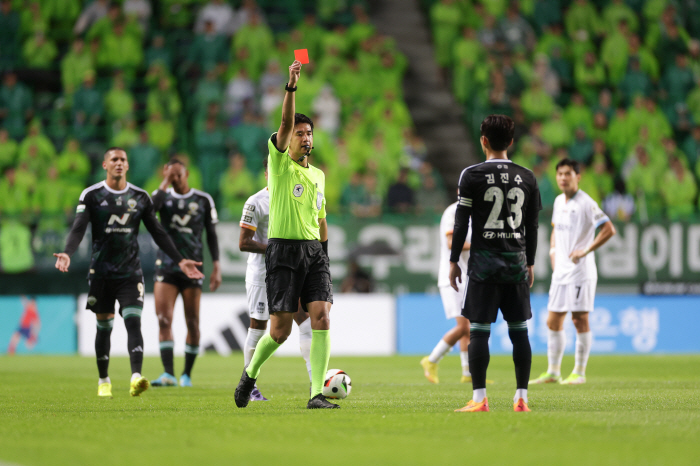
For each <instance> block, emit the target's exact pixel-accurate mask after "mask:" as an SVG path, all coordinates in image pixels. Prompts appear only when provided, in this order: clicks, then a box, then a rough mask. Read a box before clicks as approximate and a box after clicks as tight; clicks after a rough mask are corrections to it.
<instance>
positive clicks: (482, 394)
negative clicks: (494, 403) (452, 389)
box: [472, 388, 486, 403]
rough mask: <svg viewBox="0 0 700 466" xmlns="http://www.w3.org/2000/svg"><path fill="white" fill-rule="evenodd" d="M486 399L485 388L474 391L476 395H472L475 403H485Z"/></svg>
mask: <svg viewBox="0 0 700 466" xmlns="http://www.w3.org/2000/svg"><path fill="white" fill-rule="evenodd" d="M484 398H486V389H485V388H477V389H476V390H474V394H473V395H472V400H474V403H481V402H482V401H484Z"/></svg>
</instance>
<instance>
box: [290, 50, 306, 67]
mask: <svg viewBox="0 0 700 466" xmlns="http://www.w3.org/2000/svg"><path fill="white" fill-rule="evenodd" d="M294 59H295V60H296V61H298V62H300V63H301V64H302V65H306V64H307V63H309V51H308V50H306V49H300V50H295V51H294Z"/></svg>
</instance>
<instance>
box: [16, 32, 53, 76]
mask: <svg viewBox="0 0 700 466" xmlns="http://www.w3.org/2000/svg"><path fill="white" fill-rule="evenodd" d="M56 55H58V49H57V48H56V44H54V42H53V41H52V40H51V39H47V38H46V37H45V36H44V33H43V32H42V31H39V32H36V33H35V34H34V36H32V37H31V38H30V39H27V41H26V42H25V43H24V46H23V47H22V56H23V58H24V64H25V65H26V66H27V67H29V68H36V69H40V70H48V69H51V68H53V61H54V59H55V58H56Z"/></svg>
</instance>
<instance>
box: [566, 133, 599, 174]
mask: <svg viewBox="0 0 700 466" xmlns="http://www.w3.org/2000/svg"><path fill="white" fill-rule="evenodd" d="M569 157H570V158H572V159H574V160H576V161H577V162H579V163H582V164H584V165H588V163H589V162H590V161H591V157H593V142H591V140H590V139H589V138H588V136H586V130H585V129H584V128H583V127H582V126H579V127H578V128H576V131H575V132H574V141H573V142H572V143H571V145H570V146H569Z"/></svg>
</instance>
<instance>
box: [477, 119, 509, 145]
mask: <svg viewBox="0 0 700 466" xmlns="http://www.w3.org/2000/svg"><path fill="white" fill-rule="evenodd" d="M479 129H480V131H481V135H482V136H485V137H486V139H488V140H489V145H490V146H491V149H493V150H497V151H502V150H506V149H508V146H509V145H510V143H511V141H512V140H513V134H514V132H515V123H514V122H513V120H512V119H511V118H510V117H509V116H506V115H489V116H487V117H486V118H484V121H482V122H481V127H480V128H479Z"/></svg>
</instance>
